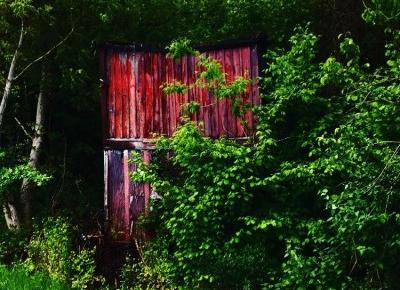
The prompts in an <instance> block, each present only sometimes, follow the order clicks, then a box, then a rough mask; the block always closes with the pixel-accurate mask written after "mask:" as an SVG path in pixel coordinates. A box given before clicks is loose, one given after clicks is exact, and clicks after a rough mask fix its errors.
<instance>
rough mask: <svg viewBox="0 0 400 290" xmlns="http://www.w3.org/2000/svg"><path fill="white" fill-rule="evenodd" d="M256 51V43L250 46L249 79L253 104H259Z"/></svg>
mask: <svg viewBox="0 0 400 290" xmlns="http://www.w3.org/2000/svg"><path fill="white" fill-rule="evenodd" d="M258 72H259V63H258V51H257V45H254V46H252V47H251V79H252V98H253V101H252V103H253V104H255V105H260V103H261V102H260V92H259V86H258Z"/></svg>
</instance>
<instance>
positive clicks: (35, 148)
mask: <svg viewBox="0 0 400 290" xmlns="http://www.w3.org/2000/svg"><path fill="white" fill-rule="evenodd" d="M46 82H47V74H46V66H45V64H43V66H42V76H41V80H40V90H39V96H38V101H37V105H36V120H35V130H34V135H33V138H32V147H31V152H30V154H29V165H30V166H32V167H33V168H35V169H38V167H39V157H40V151H41V150H42V146H43V137H44V121H45V115H46V110H45V106H46V90H45V85H46ZM34 187H35V185H34V183H32V182H31V181H29V180H28V179H24V180H23V181H22V185H21V195H20V203H21V211H22V219H23V224H24V225H25V226H26V227H30V226H31V225H32V191H33V189H34Z"/></svg>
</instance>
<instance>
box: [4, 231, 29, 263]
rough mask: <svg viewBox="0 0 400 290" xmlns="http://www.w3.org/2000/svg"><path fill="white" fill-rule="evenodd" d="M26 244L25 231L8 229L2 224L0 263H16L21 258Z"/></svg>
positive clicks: (26, 234) (26, 235)
mask: <svg viewBox="0 0 400 290" xmlns="http://www.w3.org/2000/svg"><path fill="white" fill-rule="evenodd" d="M27 244H28V233H27V232H26V231H23V230H21V231H15V230H9V229H7V228H5V226H4V228H3V229H2V231H1V235H0V265H8V264H12V263H16V262H18V261H20V260H21V259H23V257H24V256H25V250H26V245H27Z"/></svg>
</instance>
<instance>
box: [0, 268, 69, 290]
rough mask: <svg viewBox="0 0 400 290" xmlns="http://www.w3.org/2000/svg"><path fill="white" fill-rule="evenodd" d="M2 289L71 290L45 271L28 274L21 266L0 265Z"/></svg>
mask: <svg viewBox="0 0 400 290" xmlns="http://www.w3.org/2000/svg"><path fill="white" fill-rule="evenodd" d="M0 290H70V288H68V287H67V286H65V285H64V284H62V283H61V282H59V281H55V280H52V279H50V277H49V276H48V275H46V274H44V273H34V274H32V275H30V274H28V273H27V271H26V270H25V269H24V268H22V267H21V266H14V267H6V266H3V265H0Z"/></svg>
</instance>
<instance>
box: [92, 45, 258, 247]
mask: <svg viewBox="0 0 400 290" xmlns="http://www.w3.org/2000/svg"><path fill="white" fill-rule="evenodd" d="M260 43H261V42H260V39H252V40H245V41H235V42H226V43H220V44H217V45H211V46H203V47H199V48H198V49H199V50H200V52H202V53H205V54H206V55H208V56H212V57H213V58H215V59H217V60H218V61H220V63H221V65H222V68H223V70H224V71H225V73H226V78H227V81H228V82H229V81H232V80H233V79H234V78H235V77H236V76H245V77H247V78H250V79H251V80H252V84H251V85H250V86H249V88H248V90H247V92H246V93H245V94H244V95H243V96H242V97H243V98H244V100H245V101H246V102H247V103H250V104H253V105H256V104H259V102H260V97H259V91H258V83H257V78H258V73H259V62H260V58H259V55H260ZM100 69H101V78H102V116H103V129H104V132H103V136H104V140H103V141H104V182H105V192H104V203H105V210H106V219H107V225H108V229H109V233H111V235H112V237H113V238H114V239H115V240H129V239H130V237H132V234H133V233H134V232H135V223H136V220H137V218H138V217H139V215H141V214H142V213H143V212H145V210H146V208H147V205H148V204H149V199H150V194H151V187H150V185H148V184H139V183H136V182H133V181H131V180H130V178H129V172H130V171H133V170H135V164H132V163H131V162H128V160H129V159H130V156H131V154H132V151H134V150H136V151H140V152H141V154H142V157H143V159H144V161H145V162H150V159H151V150H152V149H153V143H152V142H151V141H152V140H153V139H154V136H160V135H166V136H171V135H172V134H173V133H174V131H175V130H176V128H177V126H178V124H179V122H180V116H181V105H182V104H184V103H186V102H190V101H196V102H198V103H199V104H200V105H201V107H200V110H199V111H198V112H197V113H194V114H193V115H192V119H193V120H196V121H202V122H203V123H204V126H203V127H204V135H205V136H208V137H211V138H219V137H224V136H225V137H229V138H246V137H247V135H248V133H249V132H247V130H248V129H246V128H245V127H244V126H243V125H242V124H241V122H240V120H239V119H238V118H237V117H235V116H234V115H233V114H232V111H231V102H230V100H227V99H224V100H216V99H215V98H214V96H213V95H212V94H211V93H210V92H208V91H207V90H206V89H198V88H193V89H191V90H189V91H188V92H187V93H186V94H184V95H180V94H172V95H168V96H167V95H165V94H164V93H163V91H162V89H161V88H160V86H161V85H163V84H165V83H169V82H172V81H174V80H178V81H180V82H182V83H185V84H191V83H193V82H194V81H195V79H196V75H197V74H198V71H197V67H196V57H195V56H191V55H186V56H183V57H182V58H180V59H176V60H174V59H171V58H168V57H167V54H166V51H165V50H163V49H158V48H152V47H147V46H144V45H141V44H131V45H119V44H106V45H103V46H102V47H101V48H100ZM245 119H246V121H247V123H248V127H249V128H252V127H253V126H254V122H255V120H254V116H253V114H252V113H251V112H248V113H246V115H245Z"/></svg>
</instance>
